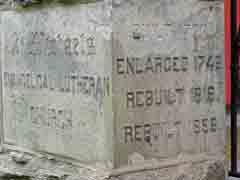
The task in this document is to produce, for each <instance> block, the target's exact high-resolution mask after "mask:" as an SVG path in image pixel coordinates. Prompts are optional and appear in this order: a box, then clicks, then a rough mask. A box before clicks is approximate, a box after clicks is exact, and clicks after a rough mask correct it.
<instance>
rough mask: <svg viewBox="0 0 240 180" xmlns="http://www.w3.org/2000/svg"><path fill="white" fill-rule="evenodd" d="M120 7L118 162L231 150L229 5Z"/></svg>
mask: <svg viewBox="0 0 240 180" xmlns="http://www.w3.org/2000/svg"><path fill="white" fill-rule="evenodd" d="M133 2H135V3H134V5H132V3H133ZM114 7H115V8H114V13H113V20H114V25H113V97H114V99H113V101H114V103H113V104H114V109H113V111H114V112H115V116H114V123H115V130H116V132H115V133H116V136H115V138H116V139H115V141H116V151H115V158H116V159H115V160H116V164H117V166H121V165H124V164H128V163H130V164H135V163H138V162H139V161H140V162H141V161H144V160H152V159H154V160H156V161H157V160H159V159H160V160H161V159H166V158H167V159H172V158H173V159H174V158H177V157H178V156H181V155H193V157H194V155H196V154H205V155H207V154H209V155H211V154H219V155H221V154H222V155H223V154H224V151H225V146H223V144H225V110H224V109H225V107H224V104H225V103H224V101H225V99H224V88H225V87H224V53H223V52H224V49H223V44H224V33H223V27H224V26H223V13H222V12H223V6H222V2H211V3H209V2H208V3H206V2H203V1H198V0H188V1H184V2H183V1H154V0H153V1H151V2H149V1H144V0H138V1H123V2H122V4H121V3H120V4H118V5H115V6H114ZM178 9H182V10H181V11H178ZM183 9H184V10H183ZM134 161H136V162H134Z"/></svg>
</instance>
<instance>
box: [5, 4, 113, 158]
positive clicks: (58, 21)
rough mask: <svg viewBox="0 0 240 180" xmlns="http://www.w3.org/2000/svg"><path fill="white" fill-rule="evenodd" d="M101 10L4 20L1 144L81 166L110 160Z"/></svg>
mask: <svg viewBox="0 0 240 180" xmlns="http://www.w3.org/2000/svg"><path fill="white" fill-rule="evenodd" d="M103 5H104V4H91V5H85V6H84V5H82V6H76V7H72V8H63V7H58V8H54V9H50V8H46V9H43V10H38V11H29V12H19V13H18V12H14V11H7V12H4V13H3V14H2V37H3V39H2V57H3V59H2V73H3V87H4V88H3V97H4V98H3V108H4V113H3V124H4V127H3V128H4V143H6V144H12V145H16V146H20V147H25V148H27V149H32V150H37V151H43V152H49V153H54V154H59V155H63V156H67V157H71V158H74V159H78V160H81V161H83V162H91V161H97V160H111V158H109V157H111V155H110V153H109V152H108V151H109V148H110V146H111V140H110V141H108V136H106V134H110V131H108V128H107V126H108V125H110V124H109V123H110V122H108V121H107V120H108V114H109V113H106V112H105V110H106V108H108V107H106V108H105V106H107V105H108V103H109V104H110V102H111V89H110V88H111V87H110V86H111V79H110V78H111V64H109V62H111V51H110V49H111V41H110V37H109V32H108V31H110V30H109V28H110V27H109V25H108V24H107V20H108V15H107V12H106V9H101V8H104V7H103ZM88 14H89V15H88ZM108 109H109V110H108ZM108 109H107V111H109V112H111V111H110V110H111V107H110V108H108ZM96 150H97V151H96Z"/></svg>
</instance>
